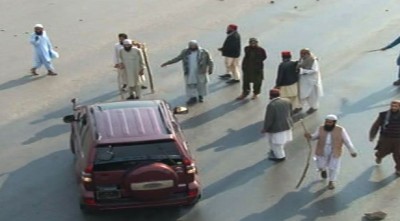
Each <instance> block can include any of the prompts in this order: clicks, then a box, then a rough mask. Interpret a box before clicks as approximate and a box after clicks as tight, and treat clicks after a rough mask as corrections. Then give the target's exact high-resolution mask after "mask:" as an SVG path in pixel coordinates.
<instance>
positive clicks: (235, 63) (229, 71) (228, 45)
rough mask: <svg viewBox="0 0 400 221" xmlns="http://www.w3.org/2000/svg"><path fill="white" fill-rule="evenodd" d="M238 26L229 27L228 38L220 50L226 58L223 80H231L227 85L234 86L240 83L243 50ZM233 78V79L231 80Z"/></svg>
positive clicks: (231, 25) (227, 30) (221, 76)
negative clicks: (240, 58)
mask: <svg viewBox="0 0 400 221" xmlns="http://www.w3.org/2000/svg"><path fill="white" fill-rule="evenodd" d="M237 29H238V26H237V25H234V24H230V25H228V27H227V29H226V34H227V37H226V39H225V41H224V44H223V45H222V48H219V49H218V50H219V51H221V52H222V56H224V57H225V67H226V74H224V75H220V76H219V77H220V78H221V79H229V80H228V81H227V82H226V83H229V84H234V83H239V82H240V68H239V57H240V51H241V50H242V46H241V43H240V42H241V41H240V35H239V32H238V30H237ZM230 78H232V79H230Z"/></svg>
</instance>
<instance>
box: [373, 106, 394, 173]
mask: <svg viewBox="0 0 400 221" xmlns="http://www.w3.org/2000/svg"><path fill="white" fill-rule="evenodd" d="M378 131H379V140H378V144H377V146H376V148H375V149H376V152H375V157H376V159H375V162H376V163H377V164H380V163H381V162H382V159H383V158H384V157H385V156H387V155H389V154H392V156H393V160H394V162H395V163H396V167H395V169H396V174H397V175H398V176H400V100H394V101H392V102H391V104H390V110H387V111H384V112H380V113H379V115H378V118H377V119H376V120H375V122H374V124H373V125H372V127H371V130H370V132H369V140H370V141H371V142H372V141H374V139H375V137H376V135H377V133H378Z"/></svg>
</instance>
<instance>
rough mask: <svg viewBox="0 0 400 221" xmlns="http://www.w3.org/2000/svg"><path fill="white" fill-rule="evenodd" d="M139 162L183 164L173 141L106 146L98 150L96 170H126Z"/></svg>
mask: <svg viewBox="0 0 400 221" xmlns="http://www.w3.org/2000/svg"><path fill="white" fill-rule="evenodd" d="M138 162H163V163H166V164H168V165H177V164H182V157H181V155H180V152H179V150H178V148H177V145H176V143H175V142H174V141H172V140H168V141H159V142H146V143H133V144H124V145H121V144H117V145H104V146H99V147H97V148H96V158H95V170H97V169H98V170H108V169H110V167H114V168H119V169H125V168H129V167H131V166H132V165H135V164H136V163H138ZM102 165H103V166H102ZM109 165H114V166H109ZM106 167H108V168H106ZM96 168H97V169H96ZM99 168H101V169H99Z"/></svg>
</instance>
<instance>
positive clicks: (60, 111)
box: [30, 91, 119, 124]
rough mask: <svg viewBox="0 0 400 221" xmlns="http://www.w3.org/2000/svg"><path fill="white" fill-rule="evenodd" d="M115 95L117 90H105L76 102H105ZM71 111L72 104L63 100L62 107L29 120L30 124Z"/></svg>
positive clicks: (59, 116)
mask: <svg viewBox="0 0 400 221" xmlns="http://www.w3.org/2000/svg"><path fill="white" fill-rule="evenodd" d="M117 96H119V94H118V91H110V92H107V93H105V94H102V95H100V96H97V97H94V98H92V99H89V100H86V101H83V102H80V101H78V104H93V103H97V102H106V101H108V100H110V99H112V98H115V97H117ZM71 113H72V104H71V102H70V101H69V100H68V101H65V105H63V107H62V108H60V109H58V110H56V111H53V112H50V113H47V114H45V115H43V117H42V118H40V119H37V120H34V121H32V122H30V123H31V124H38V123H42V122H44V121H47V120H51V119H55V118H59V119H60V120H61V118H62V117H63V116H65V115H68V114H71Z"/></svg>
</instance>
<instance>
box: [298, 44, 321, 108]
mask: <svg viewBox="0 0 400 221" xmlns="http://www.w3.org/2000/svg"><path fill="white" fill-rule="evenodd" d="M298 68H299V75H300V77H299V98H300V102H301V105H302V106H303V107H304V106H305V105H308V106H309V109H308V110H307V114H311V113H314V112H315V111H316V110H317V109H318V107H319V97H321V96H322V95H323V90H322V81H321V73H320V69H319V64H318V60H317V58H316V57H315V56H314V55H313V54H312V53H311V51H310V50H309V49H307V48H305V49H302V50H301V51H300V60H299V62H298Z"/></svg>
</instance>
